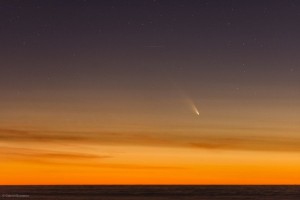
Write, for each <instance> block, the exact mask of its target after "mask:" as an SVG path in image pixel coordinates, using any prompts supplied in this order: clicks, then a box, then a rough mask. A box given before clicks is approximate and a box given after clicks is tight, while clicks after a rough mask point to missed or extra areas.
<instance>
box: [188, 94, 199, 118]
mask: <svg viewBox="0 0 300 200" xmlns="http://www.w3.org/2000/svg"><path fill="white" fill-rule="evenodd" d="M185 99H186V102H187V104H188V105H189V106H190V107H191V109H192V111H193V112H194V113H195V114H196V115H198V116H199V115H200V113H199V110H198V108H197V106H196V105H195V103H194V101H193V100H192V99H191V98H189V97H186V98H185Z"/></svg>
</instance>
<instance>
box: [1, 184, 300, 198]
mask: <svg viewBox="0 0 300 200" xmlns="http://www.w3.org/2000/svg"><path fill="white" fill-rule="evenodd" d="M0 199H41V200H42V199H46V200H47V199H51V200H52V199H53V200H62V199H64V200H65V199H66V200H68V199H76V200H79V199H80V200H81V199H87V200H89V199H91V200H94V199H99V200H118V199H119V200H150V199H151V200H152V199H153V200H154V199H155V200H167V199H168V200H171V199H172V200H179V199H180V200H181V199H182V200H188V199H192V200H196V199H197V200H225V199H226V200H229V199H243V200H247V199H258V200H260V199H261V200H279V199H280V200H300V185H299V186H212V185H210V186H203V185H201V186H159V185H157V186H138V185H136V186H100V185H84V186H80V185H78V186H67V185H66V186H0Z"/></svg>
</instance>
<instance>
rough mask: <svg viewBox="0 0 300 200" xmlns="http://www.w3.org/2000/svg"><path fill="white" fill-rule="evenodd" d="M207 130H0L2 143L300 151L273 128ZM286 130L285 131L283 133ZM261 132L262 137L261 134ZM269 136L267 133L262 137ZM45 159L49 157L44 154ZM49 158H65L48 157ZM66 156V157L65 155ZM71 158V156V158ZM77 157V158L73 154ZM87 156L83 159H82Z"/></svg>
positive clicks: (299, 143) (299, 144) (293, 140)
mask: <svg viewBox="0 0 300 200" xmlns="http://www.w3.org/2000/svg"><path fill="white" fill-rule="evenodd" d="M207 130H208V129H207V128H206V129H205V130H204V131H203V132H201V131H199V133H198V132H195V131H194V130H193V132H192V133H190V132H188V133H185V132H183V131H182V132H173V133H171V132H167V131H166V132H158V131H157V132H150V131H149V132H145V131H141V132H104V131H99V132H97V131H95V132H75V131H74V132H72V131H70V132H62V131H56V132H55V131H52V132H49V131H42V130H40V131H36V130H34V131H31V130H14V129H0V140H1V141H3V142H17V143H20V145H21V144H22V143H25V142H36V143H61V144H68V145H70V144H77V143H81V144H86V145H89V144H97V145H129V146H130V145H131V146H132V145H140V146H158V147H180V148H199V149H209V150H249V151H291V152H292V151H294V152H299V151H300V138H299V137H296V136H287V135H284V134H278V132H276V134H274V135H272V134H270V133H272V130H273V129H272V128H271V129H267V128H262V129H260V128H256V129H255V128H249V129H247V128H236V129H235V128H232V129H229V128H228V127H224V131H223V132H222V129H221V128H220V127H217V129H214V128H211V130H208V131H207ZM280 131H283V130H280ZM258 133H260V134H258ZM263 133H268V134H263ZM45 156H46V155H45ZM47 156H48V157H51V156H52V157H55V156H56V157H61V158H62V157H64V155H55V153H54V154H48V155H47ZM65 156H66V157H67V155H65ZM68 156H69V157H72V156H71V155H68ZM73 157H74V158H75V157H76V155H73ZM83 157H84V156H83Z"/></svg>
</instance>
